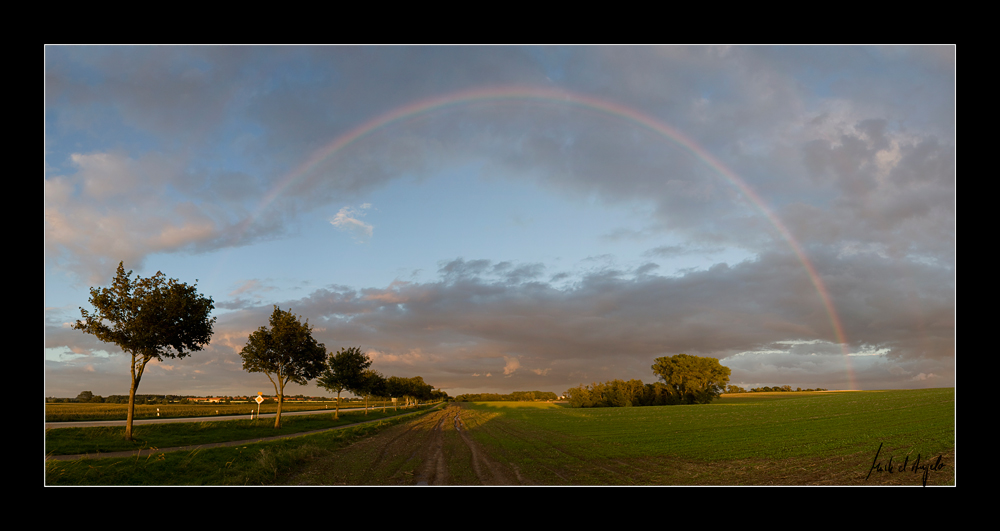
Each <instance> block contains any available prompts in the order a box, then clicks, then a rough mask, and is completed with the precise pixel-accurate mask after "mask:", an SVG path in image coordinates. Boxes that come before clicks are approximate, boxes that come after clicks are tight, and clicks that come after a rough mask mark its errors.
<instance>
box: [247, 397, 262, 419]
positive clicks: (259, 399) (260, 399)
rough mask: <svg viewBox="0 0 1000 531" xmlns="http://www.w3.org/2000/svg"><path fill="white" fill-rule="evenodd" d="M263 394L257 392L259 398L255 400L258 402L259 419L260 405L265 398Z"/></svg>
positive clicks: (258, 414)
mask: <svg viewBox="0 0 1000 531" xmlns="http://www.w3.org/2000/svg"><path fill="white" fill-rule="evenodd" d="M263 394H264V393H262V392H259V391H258V392H257V398H254V400H255V401H257V418H260V403H261V402H263V401H264V397H263V396H261V395H263ZM250 420H253V419H252V418H251V419H250Z"/></svg>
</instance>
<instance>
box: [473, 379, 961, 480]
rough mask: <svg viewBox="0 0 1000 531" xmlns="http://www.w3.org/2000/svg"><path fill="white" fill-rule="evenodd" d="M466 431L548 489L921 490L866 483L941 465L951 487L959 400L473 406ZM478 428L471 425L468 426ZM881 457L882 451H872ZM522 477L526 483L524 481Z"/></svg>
mask: <svg viewBox="0 0 1000 531" xmlns="http://www.w3.org/2000/svg"><path fill="white" fill-rule="evenodd" d="M471 408H472V410H474V411H476V413H477V414H476V415H475V416H474V417H469V419H467V420H466V423H467V424H469V425H470V429H471V431H470V432H471V433H472V434H473V436H474V437H475V438H476V439H477V440H478V441H479V442H480V443H481V444H482V445H483V446H484V447H485V448H487V450H488V451H489V452H490V453H491V454H492V455H494V456H495V457H496V458H497V459H498V460H500V461H504V462H512V463H519V464H521V466H522V468H524V467H528V468H529V469H530V470H531V472H530V474H531V475H533V476H536V477H537V480H538V481H539V482H542V483H546V484H591V485H593V484H636V485H651V484H667V485H670V484H712V485H716V484H723V485H730V484H732V485H739V484H866V483H867V484H886V483H891V484H916V485H919V484H921V479H922V474H920V473H908V474H901V473H894V474H890V473H888V472H887V471H884V472H879V471H875V472H873V474H872V475H873V476H874V477H869V478H868V479H867V481H866V480H865V477H866V475H868V474H869V471H870V470H871V467H872V465H873V461H874V459H875V456H876V452H879V455H880V457H879V461H880V462H882V464H883V465H884V466H887V465H888V460H889V458H890V457H891V458H892V459H893V464H894V465H897V467H898V465H901V464H902V463H903V462H904V460H908V464H912V463H913V462H914V461H915V460H916V458H917V455H918V454H919V455H920V458H921V461H922V463H927V460H928V459H930V458H937V456H939V455H946V456H948V457H946V458H945V461H946V464H947V467H943V468H941V470H937V471H933V472H931V473H930V474H929V479H930V481H929V482H928V484H953V483H954V466H953V465H954V447H955V423H954V419H955V391H954V389H927V390H915V391H859V392H824V393H748V394H743V395H728V396H724V397H722V398H721V399H720V400H718V401H716V402H715V403H713V404H708V405H687V406H666V407H644V408H600V409H596V408H595V409H577V408H567V407H560V406H556V405H546V404H536V405H531V406H527V407H526V406H523V405H517V404H506V403H499V402H495V403H479V404H473V405H472V406H471ZM473 423H475V425H473ZM880 445H881V446H882V448H881V450H879V447H880ZM522 473H524V472H522Z"/></svg>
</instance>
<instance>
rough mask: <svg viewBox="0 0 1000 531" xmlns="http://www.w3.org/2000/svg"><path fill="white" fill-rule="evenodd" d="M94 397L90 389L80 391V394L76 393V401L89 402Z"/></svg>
mask: <svg viewBox="0 0 1000 531" xmlns="http://www.w3.org/2000/svg"><path fill="white" fill-rule="evenodd" d="M93 398H94V393H91V392H90V391H82V392H81V393H80V394H78V395H76V401H77V402H90V401H91V400H92V399H93Z"/></svg>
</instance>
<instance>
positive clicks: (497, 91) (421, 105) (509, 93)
mask: <svg viewBox="0 0 1000 531" xmlns="http://www.w3.org/2000/svg"><path fill="white" fill-rule="evenodd" d="M490 100H495V101H503V100H536V101H544V102H547V103H556V104H561V105H567V106H571V107H579V108H585V109H589V110H592V111H596V112H598V113H601V114H606V115H611V116H614V117H617V118H619V119H623V120H627V121H629V122H631V123H634V124H637V125H639V126H641V127H643V128H645V129H648V130H651V131H653V132H655V133H657V134H659V135H661V136H663V137H665V138H667V139H668V140H670V141H672V142H674V143H675V144H677V145H680V146H682V147H684V148H685V149H687V150H688V151H690V152H691V153H693V154H694V155H695V156H697V157H698V158H699V159H700V160H701V161H702V162H703V163H704V164H706V165H707V166H708V167H709V168H711V169H712V170H714V171H716V172H717V173H718V174H720V175H722V176H723V177H725V178H726V180H728V181H729V182H730V183H731V184H732V185H733V186H735V187H736V188H737V189H738V190H739V191H740V192H741V193H742V194H743V195H744V196H745V197H747V198H749V199H750V201H751V202H752V204H753V205H754V207H755V208H756V209H757V210H758V211H759V212H760V213H761V214H762V215H763V216H764V217H765V218H766V219H767V220H768V221H769V222H770V223H771V225H773V226H774V228H775V229H776V230H777V231H778V233H779V234H780V235H781V237H782V238H783V239H784V240H785V241H786V242H787V243H788V245H789V246H790V247H791V249H792V251H793V252H794V253H795V255H796V257H797V258H798V260H799V262H800V263H801V264H802V266H803V268H804V269H805V270H806V272H807V273H808V275H809V279H810V281H811V282H812V284H813V287H814V288H815V289H816V292H817V293H818V294H819V296H820V299H821V300H822V302H823V305H824V307H825V309H826V313H827V315H828V316H829V319H830V324H831V327H832V329H833V332H834V335H835V337H836V340H837V343H838V344H839V345H840V348H841V352H842V354H843V359H844V360H845V364H846V365H847V368H846V370H847V379H848V382H849V385H850V387H851V389H855V388H856V387H857V386H856V383H855V377H854V373H853V370H852V369H851V366H850V357H849V355H848V354H849V351H848V348H847V341H846V339H845V335H844V329H843V325H842V324H841V321H840V317H839V316H838V315H837V312H836V309H835V308H834V306H833V303H832V301H831V299H830V293H829V291H827V288H826V285H825V284H824V283H823V279H822V278H820V276H819V274H818V273H817V271H816V268H815V266H814V265H813V264H812V262H811V261H810V260H809V258H808V257H807V256H806V254H805V252H804V251H803V249H802V246H801V245H800V244H799V243H798V241H796V240H795V238H794V237H792V234H791V232H789V230H788V228H787V227H786V226H785V225H784V223H782V222H781V220H780V219H779V218H778V217H777V216H776V215H775V214H774V213H773V212H772V211H771V209H769V208H768V207H767V205H766V204H765V203H764V201H763V199H761V197H760V196H759V195H757V193H756V192H755V191H754V190H753V189H752V188H750V187H749V186H748V185H747V184H746V182H744V181H743V179H742V178H740V177H739V175H737V174H736V173H735V172H734V171H733V170H731V169H729V168H728V167H727V166H726V165H725V164H723V163H722V162H721V161H720V160H718V159H717V158H715V157H714V156H712V154H711V153H709V152H708V151H707V150H705V149H704V148H702V147H701V146H699V145H698V144H696V143H694V142H693V141H692V140H690V139H689V138H687V137H685V136H684V135H682V134H681V133H680V132H679V131H678V130H676V129H674V128H673V127H671V126H669V125H667V124H665V123H663V122H661V121H659V120H657V119H655V118H651V117H650V116H648V115H646V114H643V113H640V112H639V111H637V110H635V109H633V108H631V107H627V106H625V105H622V104H620V103H616V102H612V101H608V100H603V99H599V98H595V97H593V96H588V95H583V94H576V93H572V92H568V91H565V90H556V89H548V88H538V87H523V86H508V87H495V88H481V89H473V90H466V91H460V92H453V93H449V94H445V95H442V96H437V97H433V98H429V99H424V100H420V101H416V102H413V103H410V104H408V105H404V106H402V107H398V108H396V109H393V110H391V111H389V112H386V113H384V114H382V115H379V116H376V117H375V118H372V119H370V120H368V121H366V122H364V123H362V124H360V125H358V126H356V127H354V128H353V129H351V130H350V131H347V132H346V133H344V134H342V135H340V136H338V137H337V138H335V139H333V141H332V142H330V143H329V144H327V145H326V146H324V147H323V148H321V149H318V150H317V151H316V152H314V153H313V154H312V156H310V157H309V158H308V159H306V160H305V161H303V162H302V163H301V164H299V166H298V167H296V168H295V169H294V170H292V171H291V172H289V173H287V174H286V175H284V176H283V177H282V178H281V180H280V181H279V182H278V184H277V185H276V186H275V187H274V188H273V189H272V190H271V191H270V192H269V193H268V194H267V195H266V196H265V197H264V199H263V200H262V201H261V203H260V204H259V206H258V207H257V209H256V211H255V212H254V214H253V216H252V217H251V218H250V219H248V220H247V223H245V224H243V226H244V227H246V226H249V224H250V223H252V221H253V220H254V219H256V218H257V216H259V215H260V214H261V213H262V212H263V211H264V210H265V209H267V207H268V206H269V205H270V204H271V203H272V202H273V201H274V200H275V199H277V198H278V197H279V196H281V194H282V193H283V192H284V191H285V190H286V189H287V188H288V187H289V186H291V185H292V184H294V183H296V182H298V181H300V180H302V179H303V178H305V176H306V175H308V174H309V173H310V172H311V171H312V170H313V169H314V168H316V166H318V165H319V164H320V163H322V162H323V161H325V160H326V159H328V158H329V157H331V156H332V155H334V154H335V153H337V152H339V151H340V150H342V149H344V148H345V147H347V146H349V145H351V144H352V143H354V142H355V141H357V140H358V139H360V138H362V137H364V136H367V135H369V134H371V133H372V132H373V131H376V130H378V129H381V128H384V127H386V126H389V125H392V124H395V123H398V122H400V121H402V120H406V119H409V118H412V117H413V116H416V115H419V114H423V113H428V112H431V111H435V110H438V109H442V108H444V107H452V106H457V105H466V104H471V103H476V102H481V101H490Z"/></svg>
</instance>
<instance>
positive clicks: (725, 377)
mask: <svg viewBox="0 0 1000 531" xmlns="http://www.w3.org/2000/svg"><path fill="white" fill-rule="evenodd" d="M654 361H655V363H653V372H654V373H655V374H656V375H657V376H658V377H659V378H660V379H661V380H663V382H664V383H665V384H666V386H667V389H668V390H669V392H670V394H671V396H672V397H673V398H674V399H675V400H677V401H679V402H681V403H684V404H707V403H709V402H711V401H712V400H715V399H716V398H718V397H719V395H721V394H722V392H723V391H724V390H725V388H726V384H728V383H729V374H730V370H729V367H724V366H723V365H722V364H721V363H719V360H717V359H715V358H702V357H699V356H689V355H687V354H678V355H676V356H667V357H663V358H656V360H654Z"/></svg>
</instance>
